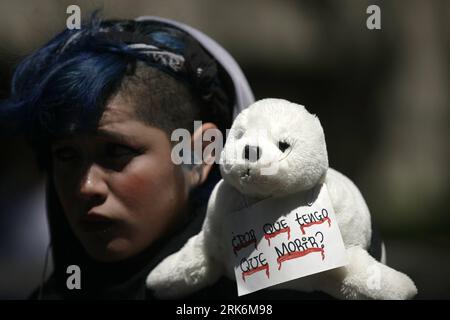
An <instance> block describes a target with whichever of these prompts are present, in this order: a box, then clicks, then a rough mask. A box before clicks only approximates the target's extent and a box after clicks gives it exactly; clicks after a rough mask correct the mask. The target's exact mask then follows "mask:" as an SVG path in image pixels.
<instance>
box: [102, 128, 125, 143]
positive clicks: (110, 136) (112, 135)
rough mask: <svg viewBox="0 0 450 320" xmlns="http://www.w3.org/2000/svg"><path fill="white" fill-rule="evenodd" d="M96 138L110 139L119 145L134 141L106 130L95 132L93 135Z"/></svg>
mask: <svg viewBox="0 0 450 320" xmlns="http://www.w3.org/2000/svg"><path fill="white" fill-rule="evenodd" d="M95 135H96V136H99V137H102V138H106V139H111V140H115V141H118V142H121V143H130V142H133V141H134V138H133V137H131V136H128V135H125V134H122V133H119V132H116V131H108V130H104V129H99V130H97V131H96V133H95Z"/></svg>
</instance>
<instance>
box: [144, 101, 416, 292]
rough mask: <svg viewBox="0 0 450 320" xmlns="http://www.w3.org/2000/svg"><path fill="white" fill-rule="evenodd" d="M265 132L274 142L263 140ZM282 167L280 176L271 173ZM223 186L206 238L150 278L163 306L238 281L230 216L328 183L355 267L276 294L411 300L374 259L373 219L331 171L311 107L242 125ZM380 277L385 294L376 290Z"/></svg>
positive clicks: (286, 108)
mask: <svg viewBox="0 0 450 320" xmlns="http://www.w3.org/2000/svg"><path fill="white" fill-rule="evenodd" d="M261 132H266V133H267V134H264V135H261ZM275 162H276V166H275V167H276V169H277V170H276V172H275V173H274V174H268V173H267V172H266V173H264V172H263V168H268V167H271V165H273V164H275ZM220 169H221V174H222V177H223V179H222V180H221V181H220V182H219V183H218V184H217V185H216V187H215V188H214V190H213V192H212V194H211V197H210V199H209V203H208V207H207V213H206V218H205V221H204V224H203V227H202V230H201V232H200V233H198V234H197V235H195V236H193V237H192V238H190V239H189V240H188V242H187V243H186V244H185V245H184V247H183V248H182V249H181V250H180V251H178V252H176V253H174V254H172V255H170V256H169V257H167V258H166V259H164V260H163V261H162V262H161V263H160V264H159V265H158V266H157V267H156V268H154V269H153V270H152V271H151V272H150V274H149V276H148V277H147V286H148V287H149V288H151V289H152V290H153V291H154V293H155V295H156V296H158V297H160V298H181V297H183V296H187V295H189V294H191V293H193V292H195V291H197V290H200V289H202V288H204V287H207V286H209V285H212V284H214V283H215V282H216V281H217V280H218V279H219V277H220V276H222V275H223V274H225V275H227V276H228V277H229V278H230V279H235V275H234V269H233V262H232V261H225V260H227V259H225V257H229V256H228V255H227V254H224V252H225V250H230V248H229V243H228V242H229V241H228V240H227V239H228V238H227V237H225V235H224V234H223V233H224V231H223V225H224V221H225V219H227V214H229V213H230V212H236V211H239V210H241V209H243V208H244V207H245V206H248V205H251V204H252V203H256V202H258V201H261V200H262V199H266V198H268V197H272V196H284V195H290V194H293V193H296V192H302V191H307V190H310V189H312V188H314V187H315V186H317V185H319V184H322V183H326V185H327V188H328V192H329V197H330V199H331V203H332V206H333V209H334V210H335V215H336V219H337V222H338V226H339V229H340V232H341V235H342V239H343V241H344V245H345V250H346V254H347V259H348V264H347V265H346V266H344V267H340V268H335V269H331V270H328V271H325V272H321V273H317V274H314V275H311V276H307V277H304V278H299V279H296V280H294V281H290V282H285V283H281V284H279V285H276V286H273V287H271V288H273V289H279V288H283V289H286V288H288V289H294V290H299V291H303V292H305V291H306V292H309V291H322V292H325V293H328V294H330V295H331V296H334V297H336V298H339V299H409V298H412V297H413V296H414V295H416V294H417V289H416V287H415V285H414V283H413V281H412V280H411V279H410V278H409V277H408V276H407V275H405V274H403V273H401V272H398V271H396V270H394V269H392V268H390V267H388V266H386V265H385V264H383V263H380V262H378V261H377V260H375V259H374V258H373V257H371V256H370V255H369V253H368V252H367V249H368V247H369V245H370V239H371V233H372V229H371V222H370V221H371V219H370V213H369V210H368V208H367V205H366V203H365V201H364V198H363V197H362V195H361V193H360V192H359V190H358V188H357V187H356V186H355V185H354V184H353V183H352V181H350V179H348V178H347V177H346V176H344V175H343V174H341V173H339V172H337V171H336V170H333V169H331V168H329V167H328V155H327V149H326V144H325V136H324V133H323V129H322V126H321V124H320V121H319V119H318V118H317V117H316V116H315V115H312V114H310V113H309V112H308V111H307V110H306V109H305V107H303V106H301V105H298V104H294V103H291V102H289V101H286V100H281V99H264V100H260V101H258V102H256V103H254V104H252V105H251V106H250V107H248V108H247V109H245V110H244V111H242V112H241V113H240V114H239V115H238V117H237V118H236V120H235V121H234V123H233V125H232V128H231V130H230V132H229V134H228V137H227V140H226V144H225V147H224V149H223V151H222V153H221V158H220ZM374 267H375V268H376V269H377V272H378V276H379V279H378V280H379V283H378V286H370V285H368V283H369V279H368V277H369V276H370V272H368V270H373V268H374Z"/></svg>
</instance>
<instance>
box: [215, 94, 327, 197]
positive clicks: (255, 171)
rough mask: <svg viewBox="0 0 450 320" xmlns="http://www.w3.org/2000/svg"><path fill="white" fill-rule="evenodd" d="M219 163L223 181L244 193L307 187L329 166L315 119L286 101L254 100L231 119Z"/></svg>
mask: <svg viewBox="0 0 450 320" xmlns="http://www.w3.org/2000/svg"><path fill="white" fill-rule="evenodd" d="M220 164H221V165H220V169H221V173H222V177H223V179H224V180H225V181H226V182H227V183H229V184H231V185H232V186H234V187H235V188H236V189H238V190H239V191H240V192H241V193H243V194H246V195H249V196H254V197H262V198H264V197H269V196H278V195H279V196H282V195H287V194H290V193H294V192H299V191H304V190H308V189H310V188H312V187H314V186H315V185H316V184H317V183H319V182H321V181H322V179H324V177H325V173H326V172H327V169H328V155H327V149H326V144H325V136H324V133H323V129H322V126H321V124H320V121H319V119H318V118H317V117H316V116H314V115H312V114H310V113H309V112H308V111H307V110H306V109H305V107H304V106H301V105H298V104H295V103H291V102H289V101H286V100H281V99H264V100H260V101H257V102H256V103H254V104H252V105H251V106H250V107H248V108H247V109H245V110H244V111H242V112H241V113H240V114H239V115H238V116H237V118H236V120H235V121H234V123H233V125H232V127H231V130H230V132H229V133H228V137H227V140H226V144H225V147H224V149H223V151H222V154H221V159H220Z"/></svg>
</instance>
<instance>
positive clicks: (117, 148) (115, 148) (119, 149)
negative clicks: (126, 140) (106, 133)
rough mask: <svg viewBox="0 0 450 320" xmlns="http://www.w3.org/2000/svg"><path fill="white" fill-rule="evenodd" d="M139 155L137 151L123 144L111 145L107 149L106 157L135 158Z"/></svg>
mask: <svg viewBox="0 0 450 320" xmlns="http://www.w3.org/2000/svg"><path fill="white" fill-rule="evenodd" d="M137 153H138V151H137V150H135V149H133V148H130V147H127V146H124V145H121V144H110V145H108V146H107V147H106V155H107V156H108V157H111V158H121V157H126V156H134V155H136V154H137Z"/></svg>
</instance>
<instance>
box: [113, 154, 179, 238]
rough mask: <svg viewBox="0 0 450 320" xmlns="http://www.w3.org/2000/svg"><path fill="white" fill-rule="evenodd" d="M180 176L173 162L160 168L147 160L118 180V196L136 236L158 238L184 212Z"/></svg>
mask: <svg viewBox="0 0 450 320" xmlns="http://www.w3.org/2000/svg"><path fill="white" fill-rule="evenodd" d="M131 169H133V170H131ZM180 178H181V177H180V176H179V174H178V173H177V172H176V167H175V166H174V165H171V166H161V165H160V166H158V167H157V166H155V165H154V162H152V161H146V162H142V163H139V164H136V165H135V166H134V167H133V168H130V170H128V171H127V172H124V174H123V175H122V176H121V177H120V179H118V181H117V184H116V186H117V188H116V197H118V198H119V201H120V202H121V204H122V206H123V207H124V209H125V211H126V213H125V216H126V219H127V222H128V223H129V224H130V226H131V228H132V229H133V231H134V232H133V233H134V236H137V237H154V238H157V237H159V236H160V235H162V234H163V233H164V232H165V231H166V230H167V229H168V228H169V227H170V225H171V224H172V223H173V222H174V220H175V219H176V216H177V215H178V214H181V212H179V211H181V208H182V207H183V202H184V201H185V199H184V198H185V196H184V195H183V189H184V188H183V187H182V186H183V185H184V181H183V179H180ZM180 189H181V190H180Z"/></svg>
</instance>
